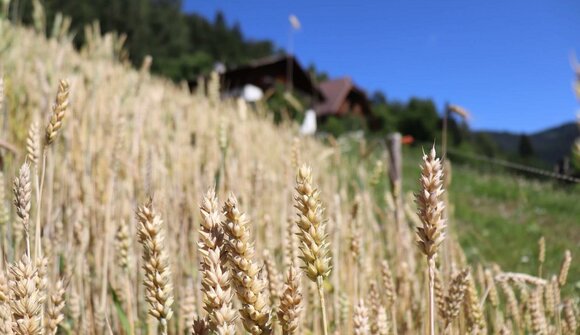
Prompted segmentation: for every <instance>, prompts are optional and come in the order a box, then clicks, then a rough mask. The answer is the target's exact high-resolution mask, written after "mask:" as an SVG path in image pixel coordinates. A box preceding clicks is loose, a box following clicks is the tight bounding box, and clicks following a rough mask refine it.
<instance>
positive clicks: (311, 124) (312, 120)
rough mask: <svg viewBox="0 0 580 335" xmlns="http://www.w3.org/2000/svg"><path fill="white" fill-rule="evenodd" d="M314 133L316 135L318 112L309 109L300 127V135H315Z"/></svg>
mask: <svg viewBox="0 0 580 335" xmlns="http://www.w3.org/2000/svg"><path fill="white" fill-rule="evenodd" d="M314 133H316V112H314V111H313V110H312V109H309V110H307V111H306V116H305V117H304V121H303V122H302V126H300V134H302V135H314Z"/></svg>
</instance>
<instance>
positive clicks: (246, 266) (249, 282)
mask: <svg viewBox="0 0 580 335" xmlns="http://www.w3.org/2000/svg"><path fill="white" fill-rule="evenodd" d="M224 212H225V217H226V220H225V224H224V226H223V227H224V230H225V232H226V234H227V236H228V251H229V252H228V258H229V263H230V265H231V268H232V274H233V276H232V277H233V279H234V286H235V289H236V293H237V296H238V299H239V300H240V302H241V303H242V308H241V309H240V315H241V317H242V324H243V325H244V328H245V329H246V330H247V331H248V332H250V333H251V334H252V335H260V334H270V333H272V328H271V325H270V310H269V308H268V306H267V299H266V297H265V294H264V293H265V286H266V285H265V283H264V281H263V280H262V279H261V278H259V276H258V274H259V272H260V268H259V267H258V266H257V265H256V262H255V260H254V254H255V252H254V244H253V243H252V241H251V237H250V231H249V229H248V228H249V227H248V225H249V222H250V220H249V219H248V217H247V216H246V214H245V213H243V212H241V211H240V209H239V206H238V200H237V199H236V197H235V196H234V195H233V194H230V195H229V197H228V199H227V200H226V203H225V205H224Z"/></svg>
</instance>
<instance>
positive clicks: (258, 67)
mask: <svg viewBox="0 0 580 335" xmlns="http://www.w3.org/2000/svg"><path fill="white" fill-rule="evenodd" d="M222 84H223V88H224V89H225V90H227V91H230V92H235V91H236V90H239V89H242V88H243V87H244V86H245V85H247V84H250V85H254V86H257V87H259V88H260V89H262V90H263V91H264V92H267V91H268V90H270V89H272V88H274V87H275V86H276V84H282V85H286V86H287V87H288V88H289V89H290V90H295V91H298V92H300V93H302V94H304V95H306V96H309V97H311V98H312V99H313V100H314V101H315V102H318V101H322V100H324V95H323V94H322V92H321V91H320V89H319V88H318V86H317V85H316V83H315V82H314V81H313V80H312V78H311V76H310V75H309V74H308V72H307V71H305V70H304V68H303V67H302V66H301V65H300V63H299V62H298V60H297V59H296V57H294V56H292V55H286V54H284V55H275V56H270V57H267V58H263V59H259V60H256V61H253V62H251V63H249V64H248V65H245V66H240V67H237V68H235V69H231V70H227V71H226V72H225V73H224V74H223V76H222Z"/></svg>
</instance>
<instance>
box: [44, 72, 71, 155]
mask: <svg viewBox="0 0 580 335" xmlns="http://www.w3.org/2000/svg"><path fill="white" fill-rule="evenodd" d="M68 96H69V83H68V81H66V80H64V79H62V80H61V81H60V82H59V85H58V91H57V94H56V101H55V102H54V105H53V106H52V115H51V116H50V120H49V122H48V125H47V126H46V132H45V135H44V143H45V145H47V146H49V145H51V144H52V143H53V142H54V140H55V139H56V136H57V135H58V132H59V131H60V128H61V127H62V121H63V119H64V116H65V113H66V110H67V108H68V105H69V100H68Z"/></svg>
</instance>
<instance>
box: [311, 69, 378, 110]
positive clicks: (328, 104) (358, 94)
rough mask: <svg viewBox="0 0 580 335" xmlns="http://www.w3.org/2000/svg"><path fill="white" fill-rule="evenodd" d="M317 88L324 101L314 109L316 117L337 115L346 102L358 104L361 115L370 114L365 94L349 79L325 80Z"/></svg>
mask: <svg viewBox="0 0 580 335" xmlns="http://www.w3.org/2000/svg"><path fill="white" fill-rule="evenodd" d="M319 87H320V90H321V91H322V94H323V95H324V97H325V98H326V99H325V100H324V101H323V102H321V103H319V104H318V105H316V106H315V107H314V109H315V110H316V114H317V115H318V116H326V115H339V114H340V107H341V106H342V104H343V103H344V102H345V101H347V100H348V101H349V102H350V103H357V104H360V106H361V107H362V110H363V114H365V115H369V114H370V111H371V107H370V103H369V101H368V98H367V95H366V93H365V92H364V91H363V90H362V89H360V88H358V87H357V86H356V85H355V84H354V83H353V82H352V79H350V78H349V77H343V78H338V79H332V80H327V81H325V82H322V83H320V85H319Z"/></svg>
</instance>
